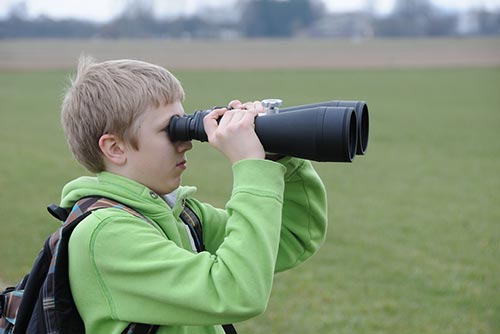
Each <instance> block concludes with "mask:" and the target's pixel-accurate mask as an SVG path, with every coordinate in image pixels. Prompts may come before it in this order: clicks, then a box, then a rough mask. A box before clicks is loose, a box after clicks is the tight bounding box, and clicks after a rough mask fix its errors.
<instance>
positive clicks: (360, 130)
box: [168, 99, 369, 162]
mask: <svg viewBox="0 0 500 334" xmlns="http://www.w3.org/2000/svg"><path fill="white" fill-rule="evenodd" d="M262 104H263V106H264V107H265V109H266V113H265V114H261V115H259V116H257V117H256V118H255V133H256V134H257V136H258V137H259V139H260V142H261V143H262V146H263V147H264V149H265V151H266V152H267V153H273V154H279V155H284V156H293V157H298V158H303V159H308V160H314V161H327V162H352V161H353V160H354V157H355V156H356V155H364V154H365V153H366V149H367V146H368V129H369V117H368V105H367V104H366V102H364V101H327V102H319V103H312V104H305V105H300V106H293V107H288V108H280V106H281V100H279V99H266V100H262ZM213 109H214V108H212V109H207V110H198V111H196V112H195V113H194V114H192V115H186V116H173V117H172V119H171V120H170V124H169V127H168V133H169V136H170V139H171V140H172V141H188V140H193V139H194V140H199V141H208V138H207V135H206V133H205V129H204V126H203V118H204V117H205V116H206V115H207V114H208V113H209V112H211V111H212V110H213Z"/></svg>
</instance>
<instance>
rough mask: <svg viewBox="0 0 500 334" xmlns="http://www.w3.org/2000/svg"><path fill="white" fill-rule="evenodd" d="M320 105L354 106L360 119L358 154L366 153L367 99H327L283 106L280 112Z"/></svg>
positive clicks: (367, 127) (367, 128)
mask: <svg viewBox="0 0 500 334" xmlns="http://www.w3.org/2000/svg"><path fill="white" fill-rule="evenodd" d="M320 106H326V107H350V108H354V110H355V111H356V118H357V120H358V146H357V149H356V154H358V155H364V154H365V153H366V149H367V147H368V130H369V116H368V105H367V104H366V102H365V101H326V102H319V103H311V104H305V105H301V106H294V107H288V108H281V109H280V110H279V112H280V113H286V112H288V111H295V110H303V109H307V108H316V107H320Z"/></svg>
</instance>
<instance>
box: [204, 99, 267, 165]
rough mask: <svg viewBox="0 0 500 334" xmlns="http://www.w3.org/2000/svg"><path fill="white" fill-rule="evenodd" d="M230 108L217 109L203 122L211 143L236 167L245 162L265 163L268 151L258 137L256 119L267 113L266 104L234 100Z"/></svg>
mask: <svg viewBox="0 0 500 334" xmlns="http://www.w3.org/2000/svg"><path fill="white" fill-rule="evenodd" d="M229 108H232V109H230V110H228V109H227V108H222V109H214V110H213V111H212V112H211V113H209V114H208V115H207V116H205V118H204V119H203V125H204V127H205V132H206V133H207V137H208V142H209V143H210V144H211V145H212V146H214V147H215V148H217V149H218V150H219V151H221V152H222V153H224V155H225V156H226V157H227V158H228V159H229V161H231V162H232V163H233V164H234V163H236V162H238V161H240V160H243V159H264V157H265V152H264V148H263V147H262V144H261V143H260V140H259V138H258V137H257V134H256V133H255V117H256V116H257V115H258V114H259V113H261V112H264V108H263V107H262V104H261V103H260V102H247V103H244V104H242V103H241V102H240V101H238V100H233V101H231V102H230V103H229ZM221 116H222V118H221V119H220V121H219V122H218V120H219V118H220V117H221Z"/></svg>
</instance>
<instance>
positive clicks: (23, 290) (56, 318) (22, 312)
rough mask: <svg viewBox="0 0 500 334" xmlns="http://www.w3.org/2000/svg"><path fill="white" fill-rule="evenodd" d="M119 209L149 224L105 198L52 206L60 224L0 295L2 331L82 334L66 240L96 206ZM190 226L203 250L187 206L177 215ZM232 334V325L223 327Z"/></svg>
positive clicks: (143, 331) (136, 326)
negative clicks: (26, 268) (26, 271)
mask: <svg viewBox="0 0 500 334" xmlns="http://www.w3.org/2000/svg"><path fill="white" fill-rule="evenodd" d="M104 208H118V209H122V210H125V211H127V212H129V213H130V214H132V215H134V216H136V217H138V218H140V219H143V220H145V221H146V222H148V223H150V224H151V222H150V221H149V219H147V218H146V217H144V216H143V215H142V214H140V213H138V212H137V211H135V210H133V209H131V208H129V207H127V206H125V205H123V204H121V203H119V202H116V201H113V200H111V199H108V198H103V197H85V198H82V199H80V200H79V201H78V202H77V203H76V204H75V206H74V207H73V209H72V210H71V212H69V213H68V212H67V211H66V209H64V208H61V207H58V206H56V205H54V204H52V205H50V206H49V207H48V208H47V209H48V211H49V212H50V213H51V214H52V215H53V216H54V217H56V218H57V219H59V220H61V221H63V222H64V223H63V224H62V225H61V227H59V228H58V229H57V230H56V231H55V232H54V233H53V234H52V235H51V236H50V237H49V238H48V239H47V240H46V241H45V244H44V246H43V248H42V250H41V251H40V253H39V254H38V257H37V258H36V260H35V263H34V265H33V267H32V269H31V271H30V273H29V274H28V275H26V276H25V277H24V278H23V279H22V280H21V281H20V282H19V284H18V285H17V286H16V287H8V288H7V289H5V290H4V291H3V292H2V293H1V294H0V334H25V333H26V334H85V327H84V324H83V320H82V318H81V317H80V315H79V314H78V310H77V309H76V305H75V302H74V300H73V297H72V295H71V290H70V286H69V275H68V243H69V239H70V236H71V233H72V232H73V230H74V229H75V227H76V226H77V225H78V223H80V222H81V221H82V220H84V219H85V218H86V217H87V216H88V215H90V214H91V213H92V211H94V210H98V209H104ZM180 217H181V219H182V220H183V222H184V223H185V224H186V225H187V226H188V227H189V230H190V232H191V235H192V237H193V240H194V242H195V246H196V249H197V251H198V252H201V251H203V250H205V246H204V244H203V237H202V236H203V234H202V226H201V223H200V221H199V218H198V217H197V216H196V214H195V213H194V212H193V211H192V210H191V209H190V208H189V207H188V206H185V207H184V210H182V212H181V214H180ZM158 328H159V326H158V325H149V324H140V323H131V324H130V325H129V326H127V327H126V328H125V329H124V330H123V332H122V333H123V334H153V333H156V331H157V330H158ZM223 328H224V330H225V332H226V333H231V334H234V333H236V330H235V329H234V327H233V325H223Z"/></svg>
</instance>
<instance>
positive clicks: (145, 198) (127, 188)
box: [60, 172, 196, 219]
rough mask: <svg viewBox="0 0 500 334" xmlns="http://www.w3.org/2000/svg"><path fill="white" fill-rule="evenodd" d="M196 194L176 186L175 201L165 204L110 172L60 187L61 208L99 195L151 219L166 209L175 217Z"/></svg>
mask: <svg viewBox="0 0 500 334" xmlns="http://www.w3.org/2000/svg"><path fill="white" fill-rule="evenodd" d="M195 191H196V188H195V187H179V188H177V189H176V190H175V191H174V193H175V194H172V196H168V197H169V198H174V199H175V202H172V203H169V204H170V205H172V207H170V206H169V205H168V204H167V202H166V201H165V200H164V198H162V196H160V195H159V194H157V193H155V192H154V191H152V190H151V189H149V188H148V187H146V186H144V185H142V184H140V183H138V182H136V181H134V180H131V179H128V178H126V177H123V176H120V175H117V174H113V173H110V172H101V173H99V174H97V176H96V177H90V176H82V177H79V178H78V179H75V180H73V181H71V182H69V183H68V184H66V186H65V187H64V188H63V190H62V196H61V204H60V206H61V207H63V208H65V209H71V208H72V207H73V206H74V205H75V203H76V202H77V201H78V200H79V199H81V198H82V197H88V196H102V197H106V198H110V199H112V200H115V201H117V202H120V203H122V204H124V205H126V206H128V207H130V208H133V209H135V210H136V211H139V212H141V213H142V214H144V215H146V216H148V217H151V218H152V219H154V218H155V217H158V216H161V215H163V214H165V210H172V211H173V212H172V213H173V214H174V215H178V214H180V212H181V210H182V208H183V205H184V201H185V199H186V197H188V196H190V195H191V194H193V193H194V192H195Z"/></svg>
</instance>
